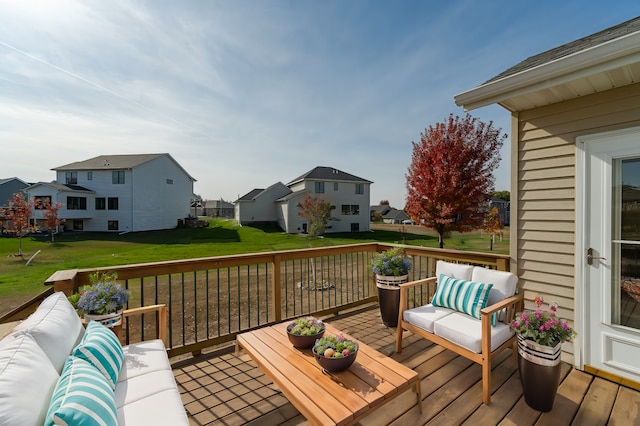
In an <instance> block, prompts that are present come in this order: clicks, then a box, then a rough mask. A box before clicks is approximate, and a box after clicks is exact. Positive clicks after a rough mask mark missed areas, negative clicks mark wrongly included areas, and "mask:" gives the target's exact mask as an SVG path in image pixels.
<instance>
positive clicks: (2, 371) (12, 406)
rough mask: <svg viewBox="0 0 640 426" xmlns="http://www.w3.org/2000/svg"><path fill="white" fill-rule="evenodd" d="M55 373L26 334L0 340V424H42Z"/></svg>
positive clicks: (15, 425)
mask: <svg viewBox="0 0 640 426" xmlns="http://www.w3.org/2000/svg"><path fill="white" fill-rule="evenodd" d="M58 378H59V375H58V372H57V371H56V369H55V368H54V367H53V365H52V364H51V362H50V361H49V358H48V357H47V355H46V354H45V353H44V352H43V351H42V349H41V348H40V346H38V344H37V343H36V341H35V340H34V339H33V338H32V337H31V336H30V335H29V334H17V335H12V336H7V337H5V338H4V339H3V340H2V341H0V425H3V426H24V425H41V424H43V423H44V419H45V415H46V413H47V408H48V405H49V400H50V399H51V395H52V394H53V389H54V388H55V386H56V383H57V382H58Z"/></svg>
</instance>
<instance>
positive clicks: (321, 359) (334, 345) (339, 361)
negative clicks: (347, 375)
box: [313, 333, 358, 373]
mask: <svg viewBox="0 0 640 426" xmlns="http://www.w3.org/2000/svg"><path fill="white" fill-rule="evenodd" d="M357 355H358V343H357V342H355V341H353V340H348V339H347V338H345V337H344V335H343V334H342V333H340V334H338V335H337V336H334V335H333V334H327V335H326V336H324V337H322V338H320V339H318V340H317V341H316V344H315V345H314V346H313V356H314V358H315V359H316V361H317V362H318V364H319V365H320V367H322V368H323V369H324V370H326V371H329V372H332V373H335V372H338V371H344V370H346V369H347V368H349V367H350V366H351V364H353V362H354V361H355V360H356V356H357Z"/></svg>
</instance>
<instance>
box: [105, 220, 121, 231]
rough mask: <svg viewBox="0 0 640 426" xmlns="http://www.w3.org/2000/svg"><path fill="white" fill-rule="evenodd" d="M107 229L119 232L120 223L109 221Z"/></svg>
mask: <svg viewBox="0 0 640 426" xmlns="http://www.w3.org/2000/svg"><path fill="white" fill-rule="evenodd" d="M107 229H108V230H109V231H117V230H118V229H119V228H118V221H117V220H109V221H107Z"/></svg>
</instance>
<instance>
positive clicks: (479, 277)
mask: <svg viewBox="0 0 640 426" xmlns="http://www.w3.org/2000/svg"><path fill="white" fill-rule="evenodd" d="M471 280H472V281H476V282H481V283H486V284H493V287H491V291H490V292H489V301H488V302H487V306H491V305H493V304H494V303H498V302H500V301H502V300H504V299H506V298H507V297H511V296H513V295H514V294H516V285H517V284H518V277H517V276H515V275H514V274H512V273H511V272H505V271H496V270H493V269H487V268H482V267H480V266H476V267H474V268H473V273H472V275H471Z"/></svg>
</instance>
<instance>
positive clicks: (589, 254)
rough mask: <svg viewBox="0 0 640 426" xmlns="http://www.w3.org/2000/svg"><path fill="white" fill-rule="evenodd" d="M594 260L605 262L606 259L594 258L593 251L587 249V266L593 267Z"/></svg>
mask: <svg viewBox="0 0 640 426" xmlns="http://www.w3.org/2000/svg"><path fill="white" fill-rule="evenodd" d="M595 259H600V260H607V259H605V258H604V257H594V256H593V249H592V248H591V247H589V248H588V249H587V264H588V265H593V261H594V260H595Z"/></svg>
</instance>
